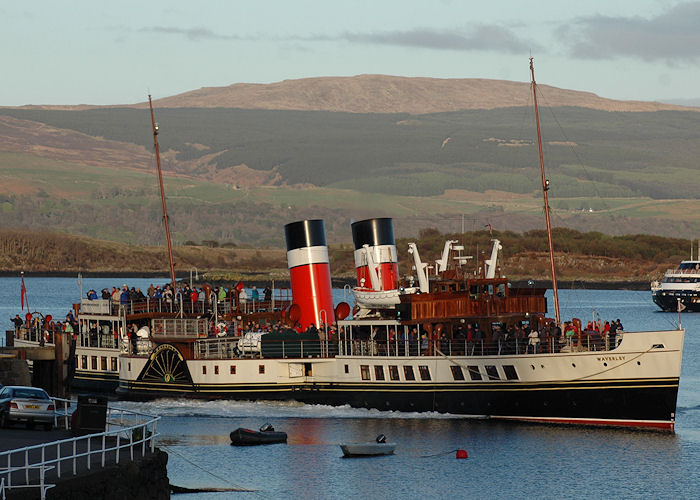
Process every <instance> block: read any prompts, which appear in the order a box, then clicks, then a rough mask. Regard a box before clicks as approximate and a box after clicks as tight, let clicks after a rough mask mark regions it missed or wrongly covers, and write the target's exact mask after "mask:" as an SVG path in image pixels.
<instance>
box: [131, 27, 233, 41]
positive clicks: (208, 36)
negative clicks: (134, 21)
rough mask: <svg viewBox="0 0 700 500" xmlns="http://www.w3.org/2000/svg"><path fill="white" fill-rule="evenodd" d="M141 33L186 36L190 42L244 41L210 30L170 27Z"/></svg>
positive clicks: (144, 29) (149, 28)
mask: <svg viewBox="0 0 700 500" xmlns="http://www.w3.org/2000/svg"><path fill="white" fill-rule="evenodd" d="M138 31H139V32H140V33H155V34H159V35H184V36H185V37H187V38H188V39H190V40H193V41H199V40H243V38H242V37H240V36H237V35H220V34H218V33H214V32H213V31H212V30H210V29H208V28H201V27H200V28H174V27H170V26H149V27H146V28H141V29H140V30H138Z"/></svg>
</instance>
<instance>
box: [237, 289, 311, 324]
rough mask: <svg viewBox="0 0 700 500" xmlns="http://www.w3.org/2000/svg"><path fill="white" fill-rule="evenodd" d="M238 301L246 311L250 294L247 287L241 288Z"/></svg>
mask: <svg viewBox="0 0 700 500" xmlns="http://www.w3.org/2000/svg"><path fill="white" fill-rule="evenodd" d="M238 302H239V303H240V305H241V310H242V311H244V312H245V310H246V304H247V303H248V294H247V293H246V291H245V288H241V291H240V292H238ZM299 333H301V332H299Z"/></svg>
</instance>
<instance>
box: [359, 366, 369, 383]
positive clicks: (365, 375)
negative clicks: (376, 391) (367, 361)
mask: <svg viewBox="0 0 700 500" xmlns="http://www.w3.org/2000/svg"><path fill="white" fill-rule="evenodd" d="M360 376H361V377H362V380H369V365H360Z"/></svg>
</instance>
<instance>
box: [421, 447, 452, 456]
mask: <svg viewBox="0 0 700 500" xmlns="http://www.w3.org/2000/svg"><path fill="white" fill-rule="evenodd" d="M459 450H460V448H455V449H454V450H450V451H442V452H440V453H435V454H434V455H421V456H420V458H432V457H439V456H441V455H449V454H450V453H456V452H458V451H459Z"/></svg>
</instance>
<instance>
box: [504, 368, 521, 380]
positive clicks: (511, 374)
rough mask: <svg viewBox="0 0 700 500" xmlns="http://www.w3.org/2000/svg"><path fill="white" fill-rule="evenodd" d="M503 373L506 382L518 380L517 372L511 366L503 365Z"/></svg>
mask: <svg viewBox="0 0 700 500" xmlns="http://www.w3.org/2000/svg"><path fill="white" fill-rule="evenodd" d="M503 372H504V373H505V374H506V380H518V372H516V371H515V367H514V366H513V365H503Z"/></svg>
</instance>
